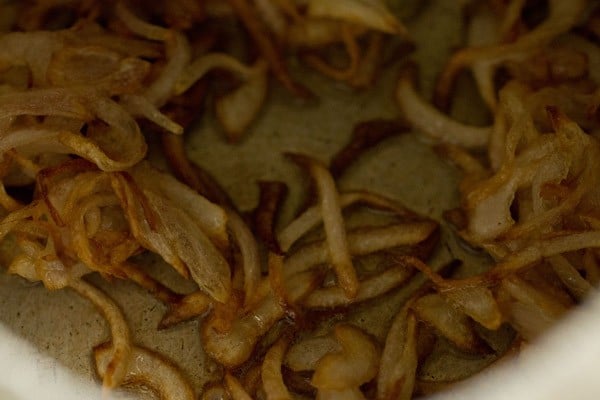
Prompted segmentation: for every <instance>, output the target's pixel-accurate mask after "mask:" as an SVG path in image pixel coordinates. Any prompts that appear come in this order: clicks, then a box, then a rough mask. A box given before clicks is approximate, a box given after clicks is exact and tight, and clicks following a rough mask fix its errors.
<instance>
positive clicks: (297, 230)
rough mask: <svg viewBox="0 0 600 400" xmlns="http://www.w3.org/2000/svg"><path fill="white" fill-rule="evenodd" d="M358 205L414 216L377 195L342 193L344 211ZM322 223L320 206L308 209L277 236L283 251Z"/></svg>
mask: <svg viewBox="0 0 600 400" xmlns="http://www.w3.org/2000/svg"><path fill="white" fill-rule="evenodd" d="M356 203H364V204H365V205H367V206H369V207H372V208H375V209H379V210H384V211H390V212H393V213H394V214H396V215H398V216H400V217H408V216H414V214H413V212H412V211H410V210H408V209H407V208H406V207H404V206H403V205H402V204H399V203H398V202H396V201H394V200H391V199H388V198H386V197H384V196H381V195H378V194H376V193H371V192H365V191H352V192H346V193H340V207H341V208H342V209H343V208H346V207H350V206H351V205H353V204H356ZM322 221H323V217H322V215H321V210H320V207H319V206H313V207H309V208H307V209H306V211H304V212H303V213H302V214H300V215H299V216H298V217H297V218H296V219H294V220H293V221H292V222H290V223H289V224H288V225H287V226H286V227H285V228H284V229H283V230H281V232H279V234H278V235H277V240H278V242H279V245H280V247H281V249H282V250H283V251H284V252H285V251H288V250H289V249H290V248H291V247H292V245H293V244H294V243H295V242H296V241H297V240H298V239H300V238H301V237H302V236H304V235H305V234H306V233H308V232H309V231H310V230H311V229H313V228H315V227H316V226H317V225H319V224H320V223H322Z"/></svg>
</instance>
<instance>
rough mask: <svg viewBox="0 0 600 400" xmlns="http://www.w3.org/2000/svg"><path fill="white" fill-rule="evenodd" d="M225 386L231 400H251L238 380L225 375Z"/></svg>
mask: <svg viewBox="0 0 600 400" xmlns="http://www.w3.org/2000/svg"><path fill="white" fill-rule="evenodd" d="M224 380H225V385H226V387H227V392H229V395H230V396H231V399H232V400H252V397H250V395H249V394H248V392H246V390H245V389H244V387H243V386H242V384H241V383H240V381H238V379H237V378H236V377H235V376H233V375H231V374H229V373H226V374H225V379H224Z"/></svg>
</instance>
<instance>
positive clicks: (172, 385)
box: [94, 342, 196, 400]
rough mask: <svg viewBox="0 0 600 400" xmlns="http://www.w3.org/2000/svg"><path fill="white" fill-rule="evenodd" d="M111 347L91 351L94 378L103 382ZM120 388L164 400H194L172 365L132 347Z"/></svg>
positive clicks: (112, 349) (136, 347) (161, 357)
mask: <svg viewBox="0 0 600 400" xmlns="http://www.w3.org/2000/svg"><path fill="white" fill-rule="evenodd" d="M113 352H114V348H113V345H112V343H110V342H106V343H104V344H101V345H100V346H97V347H96V348H95V349H94V360H95V363H96V371H97V372H98V375H99V376H100V377H102V378H103V379H105V377H106V376H107V373H108V371H109V368H110V361H111V354H112V353H113ZM121 385H122V386H125V387H131V388H134V389H139V390H141V391H144V390H147V389H151V390H152V391H154V392H155V393H157V394H158V396H160V398H161V399H164V400H194V399H196V395H195V393H194V390H193V389H192V386H191V385H190V383H189V382H188V381H187V379H186V378H185V377H184V376H183V373H182V372H181V371H180V370H179V368H178V367H177V366H175V364H173V363H172V362H171V361H169V360H167V359H165V358H164V356H162V355H159V354H158V353H155V352H154V351H151V350H149V349H146V348H143V347H140V346H133V347H132V349H131V361H130V362H129V365H128V367H127V369H126V370H125V373H124V375H123V380H122V382H121Z"/></svg>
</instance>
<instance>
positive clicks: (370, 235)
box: [284, 221, 437, 276]
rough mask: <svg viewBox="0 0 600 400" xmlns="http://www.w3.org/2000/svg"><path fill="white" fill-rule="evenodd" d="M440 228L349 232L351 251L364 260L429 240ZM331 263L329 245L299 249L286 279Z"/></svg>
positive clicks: (409, 225)
mask: <svg viewBox="0 0 600 400" xmlns="http://www.w3.org/2000/svg"><path fill="white" fill-rule="evenodd" d="M436 228H437V224H436V223H435V222H433V221H423V222H405V223H398V224H391V225H387V226H381V227H372V228H360V229H356V230H351V231H349V232H348V248H349V251H350V254H352V255H353V256H361V255H366V254H370V253H375V252H377V251H381V250H385V249H389V248H392V247H397V246H412V245H415V244H418V243H420V242H422V241H424V240H425V239H427V238H428V237H429V236H430V235H431V234H432V233H433V232H434V231H435V229H436ZM328 259H329V251H328V246H327V243H325V242H323V241H318V242H314V243H309V244H307V245H304V246H302V247H300V248H299V249H298V250H297V251H296V252H294V253H293V254H292V255H290V256H289V257H288V258H287V259H286V260H285V267H284V271H285V274H286V276H291V275H294V274H296V273H298V272H302V271H306V270H307V269H310V268H312V267H314V266H316V265H319V264H323V263H325V262H327V261H328Z"/></svg>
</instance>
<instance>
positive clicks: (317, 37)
mask: <svg viewBox="0 0 600 400" xmlns="http://www.w3.org/2000/svg"><path fill="white" fill-rule="evenodd" d="M343 25H344V22H342V21H336V20H332V19H327V18H308V19H306V18H305V19H301V20H298V21H295V22H294V23H292V24H291V25H290V26H288V29H287V32H286V37H285V39H286V43H287V44H288V46H290V47H293V48H300V49H313V48H319V47H323V46H327V45H330V44H334V43H339V42H341V41H342V26H343ZM356 28H357V29H360V27H356ZM355 34H357V35H359V34H364V30H358V31H356V32H355Z"/></svg>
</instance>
